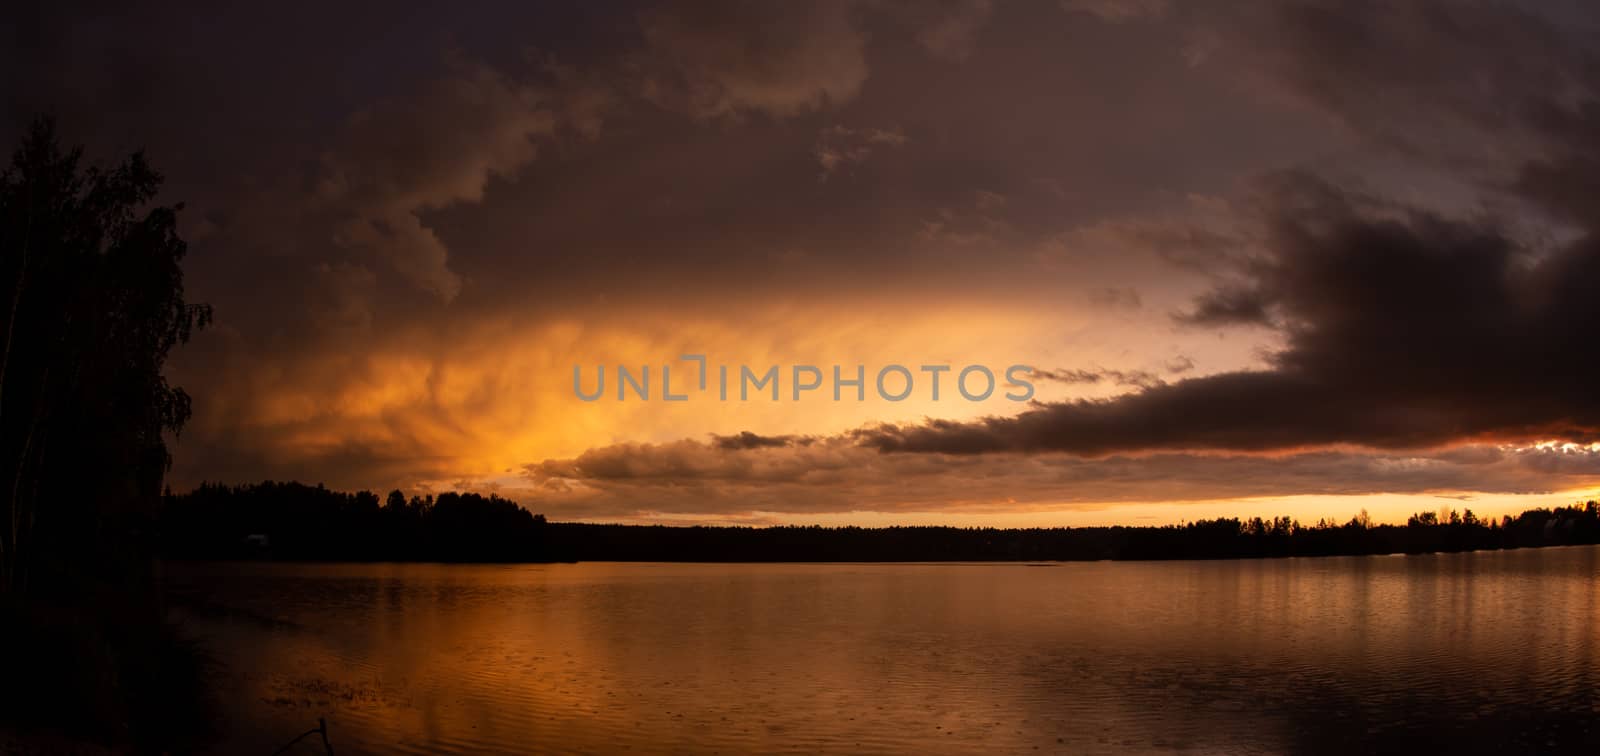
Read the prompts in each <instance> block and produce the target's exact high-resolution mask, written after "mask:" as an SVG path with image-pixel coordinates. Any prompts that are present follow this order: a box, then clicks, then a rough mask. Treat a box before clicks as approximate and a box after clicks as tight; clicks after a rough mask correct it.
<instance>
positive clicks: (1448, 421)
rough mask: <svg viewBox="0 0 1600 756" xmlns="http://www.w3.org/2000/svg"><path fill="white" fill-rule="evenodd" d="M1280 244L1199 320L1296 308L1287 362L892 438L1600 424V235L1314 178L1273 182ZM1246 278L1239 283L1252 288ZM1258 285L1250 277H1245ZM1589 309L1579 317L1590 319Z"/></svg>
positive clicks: (1270, 215) (1028, 442) (886, 442)
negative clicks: (1540, 232)
mask: <svg viewBox="0 0 1600 756" xmlns="http://www.w3.org/2000/svg"><path fill="white" fill-rule="evenodd" d="M1264 192H1265V194H1266V201H1267V202H1268V203H1269V206H1268V207H1267V208H1266V217H1265V220H1264V223H1265V225H1266V227H1267V234H1268V240H1267V248H1268V250H1269V251H1268V253H1267V254H1266V255H1265V256H1263V257H1261V258H1259V259H1257V260H1255V261H1253V264H1252V265H1251V266H1250V273H1249V279H1248V280H1247V281H1246V282H1244V283H1243V284H1239V285H1229V288H1225V289H1221V290H1219V292H1218V293H1213V294H1210V295H1206V296H1203V297H1201V299H1200V300H1199V302H1198V303H1197V308H1198V309H1197V310H1196V311H1195V312H1193V313H1190V314H1187V315H1183V316H1180V317H1182V319H1184V320H1185V321H1187V322H1191V323H1195V322H1198V323H1210V324H1219V323H1229V322H1244V323H1262V322H1279V323H1281V324H1282V328H1283V332H1284V335H1285V337H1286V339H1287V346H1286V348H1285V349H1283V350H1282V351H1281V352H1278V353H1276V354H1274V355H1272V356H1271V357H1270V362H1271V369H1268V370H1257V371H1238V372H1230V373H1222V374H1217V375H1211V376H1206V377H1202V378H1192V379H1189V380H1185V381H1180V382H1178V383H1174V384H1170V385H1152V386H1149V387H1147V388H1145V389H1144V390H1142V391H1139V392H1136V393H1133V394H1129V395H1126V396H1122V397H1118V398H1115V399H1110V400H1103V401H1076V402H1065V403H1057V404H1048V405H1043V406H1040V407H1037V408H1035V409H1032V410H1029V411H1026V412H1023V413H1022V414H1020V415H1017V416H1015V417H997V418H988V419H985V420H982V421H979V422H970V423H951V422H930V423H927V424H924V425H915V426H896V425H886V426H884V427H881V428H878V429H876V430H873V431H871V432H868V433H866V434H865V435H864V443H866V444H868V445H869V446H872V447H874V448H877V449H881V450H884V451H920V452H944V453H958V454H959V453H978V452H994V451H1033V452H1037V451H1064V452H1072V453H1077V454H1084V455H1102V454H1110V453H1117V452H1127V451H1146V450H1152V449H1226V450H1238V451H1269V450H1281V449H1295V448H1300V447H1306V446H1320V445H1329V444H1358V445H1365V446H1373V447H1383V448H1414V447H1426V446H1432V445H1441V444H1449V443H1452V442H1457V441H1462V440H1466V439H1502V440H1530V439H1543V438H1564V439H1573V440H1587V439H1592V438H1595V437H1597V435H1600V400H1597V399H1596V396H1595V394H1594V392H1593V391H1592V390H1591V387H1590V386H1589V385H1588V377H1589V376H1593V375H1595V374H1596V371H1597V370H1600V354H1597V353H1596V351H1595V350H1594V349H1593V348H1592V346H1591V345H1590V344H1589V343H1588V341H1589V339H1588V337H1587V335H1586V329H1585V328H1583V327H1581V325H1580V324H1592V323H1597V322H1600V300H1597V299H1596V298H1595V297H1594V296H1592V294H1591V293H1590V292H1592V291H1595V290H1596V289H1597V287H1600V246H1597V245H1600V242H1597V241H1596V240H1595V239H1592V238H1589V237H1585V238H1583V239H1581V240H1579V241H1577V242H1575V243H1573V244H1571V245H1569V246H1567V247H1564V248H1561V249H1558V250H1553V251H1548V252H1544V253H1542V254H1535V253H1534V251H1532V250H1529V249H1526V248H1524V247H1523V246H1522V245H1520V244H1519V243H1518V242H1516V241H1515V240H1513V239H1511V238H1509V237H1507V236H1506V235H1504V234H1503V233H1502V232H1501V231H1500V230H1499V229H1497V228H1496V227H1494V226H1493V225H1489V224H1486V223H1473V222H1465V221H1455V220H1451V219H1447V218H1442V217H1439V216H1437V215H1434V214H1432V213H1428V212H1425V211H1421V210H1412V209H1405V208H1398V207H1395V206H1393V205H1385V206H1379V207H1372V206H1369V203H1366V202H1364V201H1363V199H1362V198H1361V197H1359V196H1351V195H1349V194H1346V193H1344V192H1341V191H1340V190H1339V189H1338V188H1336V187H1334V186H1331V185H1329V184H1327V183H1324V182H1322V181H1320V180H1317V179H1315V178H1312V177H1309V176H1305V175H1298V174H1291V175H1285V176H1279V177H1275V178H1274V179H1272V180H1270V181H1268V182H1267V183H1266V186H1265V187H1264ZM1236 286H1237V287H1236ZM1238 287H1242V288H1238ZM1575 326H1578V327H1575Z"/></svg>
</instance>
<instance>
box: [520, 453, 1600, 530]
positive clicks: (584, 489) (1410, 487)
mask: <svg viewBox="0 0 1600 756" xmlns="http://www.w3.org/2000/svg"><path fill="white" fill-rule="evenodd" d="M723 440H724V439H713V441H712V442H710V443H702V442H699V441H692V440H685V441H679V442H674V443H666V444H621V445H616V446H607V447H601V448H596V449H591V450H589V451H587V452H585V453H584V454H582V455H580V456H578V457H576V458H573V459H566V460H548V461H544V462H540V463H537V464H532V465H528V466H527V468H526V474H527V477H528V480H529V481H530V482H531V484H532V485H533V486H534V487H533V488H532V489H528V490H526V492H525V493H524V494H523V495H524V498H526V499H528V500H529V502H530V505H531V506H535V507H536V508H539V509H541V510H542V511H554V512H565V513H575V514H578V515H580V516H596V515H600V516H619V515H634V514H640V513H649V512H657V513H662V512H685V513H716V514H719V515H721V514H738V513H749V512H754V511H769V512H770V511H786V512H833V511H839V509H840V508H842V507H846V508H857V509H874V510H879V511H919V510H920V511H926V510H936V511H993V510H996V509H1000V510H1004V509H1007V508H1021V509H1072V508H1076V507H1081V506H1084V505H1091V504H1093V505H1099V504H1107V503H1115V502H1138V501H1152V500H1159V501H1168V502H1173V501H1207V500H1218V499H1237V498H1255V497H1274V496H1288V495H1338V496H1356V495H1370V494H1379V493H1382V494H1429V493H1435V492H1459V491H1476V492H1481V493H1491V494H1512V495H1520V494H1540V493H1544V494H1548V493H1549V492H1551V491H1553V490H1561V489H1563V488H1574V487H1580V486H1584V485H1593V484H1594V483H1595V482H1596V481H1600V446H1572V445H1567V446H1555V445H1544V446H1530V447H1508V446H1473V447H1466V448H1460V449H1454V450H1450V451H1441V452H1429V453H1419V454H1399V455H1396V454H1382V453H1370V452H1353V451H1319V452H1304V453H1297V454H1290V455H1277V456H1263V455H1214V454H1194V453H1161V454H1155V455H1138V456H1123V455H1118V456H1111V457H1106V458H1101V459H1083V458H1080V457H1074V456H1071V455H1063V454H1046V455H996V456H988V457H971V456H952V457H930V456H927V455H883V454H878V453H876V452H874V451H872V450H870V449H866V448H863V447H861V446H858V445H856V444H854V443H852V442H851V440H850V439H849V438H848V437H837V438H832V439H822V440H816V441H815V442H814V443H808V444H757V445H748V446H747V445H740V444H732V445H729V444H725V443H723ZM999 482H1003V483H1004V486H1003V489H998V488H997V483H999ZM513 487H515V486H513ZM841 491H848V492H850V494H849V501H845V502H841V501H839V500H837V497H838V496H839V492H841ZM1353 513H1354V511H1353V510H1352V512H1349V513H1345V514H1353Z"/></svg>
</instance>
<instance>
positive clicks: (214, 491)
mask: <svg viewBox="0 0 1600 756" xmlns="http://www.w3.org/2000/svg"><path fill="white" fill-rule="evenodd" d="M159 530H160V544H161V548H162V552H163V553H164V554H165V555H167V556H170V557H175V558H191V559H238V558H243V559H252V558H260V559H285V560H318V561H445V562H523V561H527V562H539V561H584V560H606V561H691V562H772V561H785V562H787V561H794V562H814V561H846V562H883V561H995V560H1007V561H1077V560H1101V559H1150V560H1154V559H1239V558H1255V557H1289V556H1335V555H1361V554H1395V553H1405V554H1420V553H1429V552H1440V551H1471V550H1480V549H1510V548H1529V547H1537V546H1558V545H1573V544H1593V543H1600V503H1597V502H1594V501H1589V502H1587V503H1584V504H1579V505H1573V506H1561V507H1555V508H1553V509H1531V510H1528V511H1525V512H1523V513H1521V514H1520V515H1517V516H1516V517H1511V516H1509V515H1507V516H1505V517H1502V518H1499V519H1492V518H1489V519H1480V518H1479V517H1477V516H1476V515H1474V514H1473V512H1472V510H1470V509H1468V510H1464V511H1459V512H1458V511H1455V510H1445V511H1444V512H1442V513H1435V512H1424V513H1420V514H1417V515H1413V516H1412V517H1411V518H1410V521H1409V522H1407V523H1406V524H1405V525H1387V524H1374V523H1372V522H1370V520H1368V518H1366V516H1365V515H1364V513H1363V514H1362V515H1358V516H1356V517H1353V518H1351V519H1350V520H1349V521H1348V522H1343V523H1338V522H1330V521H1321V522H1317V523H1314V524H1311V525H1305V524H1302V523H1300V522H1299V521H1298V520H1296V519H1294V518H1292V517H1276V518H1273V519H1271V520H1264V519H1261V518H1253V519H1247V520H1245V519H1237V518H1219V519H1214V520H1199V521H1196V522H1191V523H1185V524H1182V525H1168V526H1160V527H1126V526H1108V527H1077V528H1016V529H1000V528H956V527H887V528H863V527H854V526H850V527H819V526H809V527H807V526H779V527H762V528H755V527H708V526H694V527H676V526H660V525H614V524H591V523H576V522H549V521H547V520H546V519H545V517H544V516H542V515H537V514H532V513H530V512H529V511H528V510H526V509H524V508H522V507H521V506H519V505H518V504H517V503H515V502H513V501H511V500H509V499H505V498H501V497H499V496H497V495H494V494H490V495H489V496H482V495H480V494H475V493H444V494H440V495H438V496H432V495H429V496H412V497H410V498H407V497H406V496H405V494H404V493H403V492H401V491H392V492H390V493H389V494H388V495H387V496H386V497H384V499H383V500H382V502H381V503H380V501H379V497H378V495H377V494H375V493H372V492H370V491H360V492H357V493H342V492H339V491H332V490H329V489H327V488H325V487H322V486H308V485H304V484H301V483H275V482H270V481H269V482H265V483H261V484H258V485H248V486H225V485H220V484H207V485H202V486H200V487H199V488H197V489H195V490H194V491H192V492H190V493H187V494H182V495H173V494H170V493H169V494H168V495H167V496H166V503H165V506H164V507H163V515H162V518H161V520H160V523H159Z"/></svg>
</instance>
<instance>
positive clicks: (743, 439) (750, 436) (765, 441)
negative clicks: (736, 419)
mask: <svg viewBox="0 0 1600 756" xmlns="http://www.w3.org/2000/svg"><path fill="white" fill-rule="evenodd" d="M711 440H712V442H713V443H714V444H715V445H716V447H717V448H718V449H728V450H739V449H772V448H782V447H785V446H794V445H796V444H807V443H810V441H811V439H808V438H804V437H801V436H763V435H760V434H758V433H751V432H750V431H741V432H739V433H736V434H734V435H731V436H719V435H716V434H712V436H711Z"/></svg>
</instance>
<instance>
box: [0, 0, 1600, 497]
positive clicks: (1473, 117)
mask: <svg viewBox="0 0 1600 756" xmlns="http://www.w3.org/2000/svg"><path fill="white" fill-rule="evenodd" d="M337 5H338V7H331V6H330V4H327V3H315V4H311V3H303V4H300V3H293V2H290V3H285V4H274V5H270V6H259V5H258V4H253V3H249V4H247V3H209V2H208V3H190V4H185V3H172V4H166V5H164V6H163V7H161V8H155V9H151V8H139V9H132V8H127V7H123V4H117V3H88V4H79V3H70V2H69V3H58V4H53V5H51V6H50V7H36V8H31V9H23V10H22V11H21V13H20V14H19V15H20V20H19V21H18V22H17V23H15V24H9V25H8V28H7V29H5V30H4V31H0V42H3V44H0V50H3V51H0V95H3V97H0V114H3V115H4V121H3V122H0V137H4V138H5V140H6V142H7V143H14V142H15V140H16V138H17V136H18V135H19V134H20V133H21V131H22V129H23V128H24V127H25V125H26V123H27V122H28V120H29V119H31V118H32V117H33V116H34V115H35V114H39V113H48V114H52V115H54V117H56V118H57V120H58V123H59V126H60V129H61V130H62V132H63V133H64V134H66V135H67V136H68V137H69V138H70V139H72V140H73V141H75V142H79V143H82V144H84V145H85V146H86V149H87V151H88V154H89V155H90V156H92V157H100V158H103V159H110V158H111V157H113V156H116V155H119V154H122V153H125V152H128V151H131V150H134V149H144V150H145V151H146V154H147V156H148V157H149V159H150V161H151V162H152V164H153V165H154V166H155V167H156V168H157V169H158V170H160V171H162V172H163V173H164V174H165V176H166V178H167V184H166V187H165V190H164V192H163V194H162V197H161V200H162V201H163V202H169V203H173V202H183V203H184V209H183V211H182V214H181V230H182V233H183V234H184V236H185V238H186V239H187V240H188V241H189V245H190V251H189V257H188V259H187V262H186V270H187V281H186V285H187V292H188V295H189V297H190V299H191V300H192V301H203V302H209V303H211V304H212V305H213V306H214V307H215V311H216V322H215V324H214V326H213V327H211V328H210V329H208V330H207V331H205V332H203V333H202V334H200V335H199V336H198V337H196V339H195V340H194V341H193V342H191V343H190V344H189V345H187V346H186V347H185V348H184V349H182V350H181V351H180V353H178V354H177V355H176V356H175V358H174V359H173V361H172V362H171V363H170V364H169V366H168V371H167V372H168V377H169V379H170V380H171V381H172V382H173V383H174V384H176V385H180V386H182V387H183V388H184V389H185V390H186V391H187V392H188V393H189V394H191V395H192V396H193V397H194V417H193V419H192V421H191V422H190V423H189V425H188V426H187V427H186V428H185V429H184V430H183V432H182V434H181V435H179V436H178V437H177V438H175V439H174V440H173V443H172V451H173V454H174V457H175V462H174V466H173V469H172V471H171V473H170V474H169V482H170V484H171V485H172V487H173V488H174V489H176V490H184V489H187V488H189V487H192V486H194V485H197V484H199V483H200V482H202V481H218V482H226V483H246V482H254V481H260V480H263V479H274V480H300V481H305V482H309V483H319V482H320V483H324V484H326V485H328V486H329V487H333V488H340V489H358V488H365V489H370V490H374V491H380V492H383V491H387V490H389V489H392V488H400V489H403V490H404V491H405V492H407V493H408V494H411V493H416V494H425V493H429V492H440V491H445V490H454V489H462V490H465V489H470V490H476V491H482V492H490V491H493V492H498V493H500V494H501V495H503V496H508V497H510V498H513V499H515V500H517V501H518V502H520V503H521V504H522V505H524V506H526V507H527V508H529V509H531V510H533V511H536V512H542V513H545V514H546V515H547V516H549V517H551V518H553V519H568V520H591V521H616V522H666V523H736V524H756V525H761V524H774V523H822V524H863V525H882V524H895V523H899V524H940V523H945V524H957V525H997V526H1020V525H1027V526H1033V525H1081V524H1113V523H1124V524H1157V523H1169V522H1180V521H1185V520H1194V519H1198V518H1210V517H1218V516H1242V517H1250V516H1268V517H1270V516H1274V515H1289V516H1294V517H1297V518H1299V519H1301V520H1302V521H1303V522H1314V521H1316V520H1317V519H1319V518H1323V517H1328V518H1332V519H1338V520H1341V521H1343V520H1348V519H1349V518H1350V517H1351V516H1353V515H1355V514H1356V513H1357V512H1358V511H1362V510H1366V511H1368V512H1369V513H1370V514H1371V516H1372V517H1373V519H1375V520H1380V521H1403V520H1404V518H1405V517H1406V515H1407V514H1409V513H1411V512H1417V511H1437V510H1439V509H1441V508H1445V507H1449V508H1455V509H1466V508H1471V509H1473V510H1474V511H1476V512H1477V513H1479V514H1480V515H1484V514H1489V515H1498V514H1505V513H1515V512H1518V511H1521V510H1522V509H1524V508H1529V507H1534V506H1552V505H1559V504H1566V503H1571V502H1572V501H1575V500H1578V499H1581V498H1585V497H1592V496H1594V495H1596V493H1597V492H1600V392H1596V391H1595V390H1594V380H1595V376H1597V375H1600V356H1597V352H1596V351H1595V350H1594V349H1593V348H1592V347H1591V344H1590V342H1591V340H1592V336H1591V333H1592V332H1593V330H1594V328H1595V326H1597V325H1600V297H1597V296H1595V294H1594V292H1596V291H1600V239H1597V238H1596V236H1595V233H1596V231H1597V230H1600V204H1597V202H1596V200H1595V199H1594V197H1596V196H1600V191H1597V190H1600V99H1597V97H1600V34H1597V32H1600V10H1597V9H1596V8H1595V7H1594V6H1593V5H1592V4H1587V3H1583V2H1576V1H1573V2H1557V1H1551V2H1537V3H1532V2H1530V3H1520V4H1519V3H1510V2H1474V1H1473V0H1416V1H1400V2H1377V1H1376V0H1372V1H1366V0H1353V1H1350V0H1343V1H1338V2H1336V1H1334V0H1276V1H1266V0H1237V1H1224V2H1204V3H1201V2H1194V3H1185V2H1178V1H1177V0H1170V1H1169V0H1059V1H1057V2H1043V1H1041V2H1005V1H1003V0H993V1H992V2H991V1H990V0H960V1H952V2H912V1H910V0H852V1H848V2H845V1H841V2H807V3H739V2H695V3H672V4H667V3H652V2H643V3H627V2H616V3H609V2H608V3H540V4H524V3H505V4H502V5H492V4H484V5H473V6H472V7H470V8H465V7H462V6H461V5H459V4H450V3H437V4H431V3H409V4H408V3H367V4H362V3H353V4H348V5H346V4H337ZM684 355H705V360H706V362H707V364H708V365H709V366H710V369H711V371H712V379H713V380H712V382H711V384H710V386H709V388H708V389H707V390H706V391H700V390H698V387H697V386H696V385H695V384H694V382H693V377H694V376H695V375H696V370H697V368H698V365H697V363H696V362H694V361H685V360H683V359H682V357H683V356H684ZM646 365H649V366H651V372H652V378H653V380H654V381H655V384H654V385H653V386H651V388H652V389H653V392H652V394H651V396H650V398H649V399H648V400H641V399H639V398H638V397H637V396H636V395H633V394H630V395H629V396H628V398H626V399H621V400H619V399H617V398H616V396H615V395H614V394H611V393H607V394H605V395H603V396H602V397H601V398H600V399H598V400H596V401H584V400H582V399H580V398H579V396H578V395H577V392H575V390H574V383H573V377H574V375H573V374H574V369H575V368H577V369H579V370H581V371H582V381H580V384H581V386H583V387H592V386H593V385H594V384H593V383H592V382H593V381H594V380H595V378H596V371H597V370H598V369H599V368H600V367H601V366H605V370H606V371H607V373H608V375H607V378H608V379H610V380H611V381H612V383H611V384H609V386H608V388H609V389H611V390H612V391H614V390H615V381H616V378H617V375H616V372H615V371H616V369H617V367H618V366H625V367H627V368H628V369H629V370H630V371H632V372H633V373H634V374H635V375H637V374H638V372H639V370H640V369H641V368H642V367H643V366H646ZM722 365H726V366H730V368H731V370H732V372H733V374H734V375H735V376H737V374H738V368H739V366H741V365H746V366H750V367H751V368H752V369H753V370H754V371H756V372H757V373H758V374H759V373H761V372H764V371H765V370H766V369H767V368H768V367H770V366H774V365H776V366H778V367H779V384H780V396H779V398H778V399H777V400H772V399H771V398H770V396H769V395H766V394H760V393H759V392H755V393H752V396H751V398H750V399H748V400H742V401H741V400H739V398H738V396H737V389H735V391H734V392H733V393H732V394H731V396H730V399H729V400H726V401H724V400H721V399H720V398H719V397H718V396H717V393H718V392H717V389H716V385H715V384H716V381H715V371H716V369H717V366H722ZM796 365H814V366H817V367H818V368H819V372H821V373H824V374H825V375H824V376H823V377H824V381H823V385H822V387H821V388H820V389H818V390H815V391H810V392H803V393H802V394H801V396H800V397H799V398H798V399H796V398H795V397H794V394H793V393H792V391H791V389H792V385H791V384H792V383H793V378H794V377H795V376H794V375H793V373H792V368H793V366H796ZM834 365H839V366H841V368H842V369H843V370H844V374H845V375H846V376H849V375H850V374H851V373H852V372H853V371H854V370H855V369H856V368H857V366H861V369H863V370H864V371H866V372H865V375H866V376H867V381H868V385H867V387H866V393H867V396H866V398H865V399H862V400H856V398H855V396H853V395H852V394H851V392H852V391H854V389H851V388H847V390H846V391H845V392H844V395H843V397H842V399H841V400H840V401H834V400H833V395H832V389H833V383H832V375H831V370H832V366H834ZM888 365H903V366H906V367H907V368H908V372H910V373H911V374H912V376H913V389H914V390H913V391H912V393H911V395H910V396H909V397H908V398H907V399H905V400H904V401H888V400H886V399H885V398H884V397H882V396H878V395H877V392H876V391H875V386H874V385H873V378H874V376H875V375H876V374H877V371H879V370H880V369H882V368H883V367H885V366H888ZM922 365H949V366H951V368H952V369H951V371H950V372H948V373H945V374H942V376H941V377H942V380H943V381H944V383H943V384H942V389H943V391H942V393H941V396H940V398H939V399H938V400H934V399H933V398H932V396H931V391H930V386H929V383H928V381H929V380H930V379H931V378H932V377H933V374H932V373H928V372H924V371H921V370H920V366H922ZM969 365H982V366H985V367H987V368H989V369H990V370H991V371H993V372H994V373H995V374H996V375H997V390H996V391H994V392H993V394H992V395H990V396H989V397H988V398H987V399H984V400H982V401H971V400H968V399H966V398H964V397H963V396H961V394H960V393H958V392H956V391H955V390H953V389H954V388H955V385H954V383H953V381H954V380H955V378H956V377H957V374H958V373H959V372H960V371H961V370H962V369H963V368H965V367H966V366H969ZM1012 365H1026V366H1029V367H1031V368H1032V369H1033V372H1032V374H1031V383H1032V385H1033V386H1034V388H1035V392H1034V395H1033V396H1031V397H1029V398H1028V400H1026V401H1014V400H1012V399H1009V398H1007V397H1006V396H1005V394H1006V393H1007V392H1008V390H1009V389H1010V388H1011V387H1008V386H1007V385H1006V382H1005V378H1006V375H1005V370H1006V368H1007V367H1009V366H1012ZM664 368H665V369H667V370H670V371H671V375H672V376H673V387H672V388H673V391H674V393H677V392H679V391H683V390H688V394H687V397H688V398H687V399H686V400H685V401H677V402H674V401H664V400H663V398H662V395H661V393H660V392H661V385H660V378H661V372H662V370H663V369H664ZM972 379H973V380H974V381H975V382H976V381H980V380H981V374H979V375H975V376H973V378H972ZM735 380H737V378H735ZM897 381H898V378H894V379H891V384H890V385H891V389H892V388H893V387H894V386H898V383H897ZM736 385H737V384H735V386H736ZM967 385H973V386H975V387H976V385H977V384H976V383H974V384H967ZM891 393H892V391H891Z"/></svg>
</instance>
